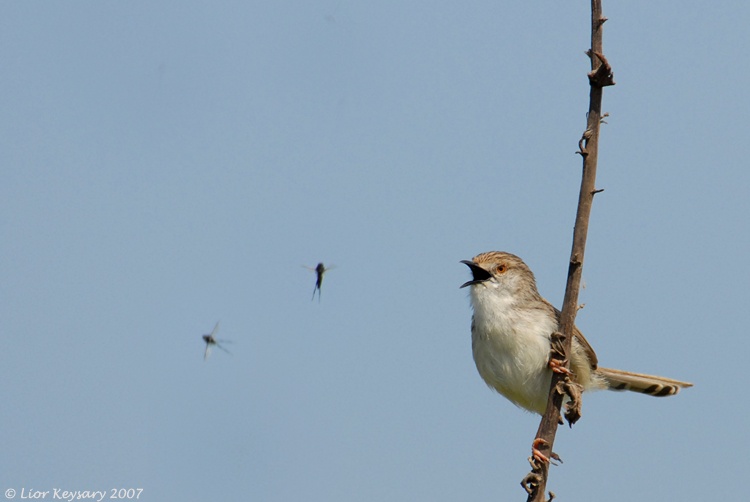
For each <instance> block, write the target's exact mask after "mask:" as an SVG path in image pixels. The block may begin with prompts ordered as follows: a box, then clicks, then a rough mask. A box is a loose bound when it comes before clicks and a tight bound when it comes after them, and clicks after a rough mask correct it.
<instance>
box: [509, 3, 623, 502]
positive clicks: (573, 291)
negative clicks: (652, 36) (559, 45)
mask: <svg viewBox="0 0 750 502" xmlns="http://www.w3.org/2000/svg"><path fill="white" fill-rule="evenodd" d="M606 20H607V19H606V18H605V17H603V16H602V5H601V0H591V49H590V50H589V51H588V52H587V54H588V55H589V57H591V73H589V75H588V76H589V83H590V85H591V94H590V100H589V113H588V115H587V120H588V122H587V125H586V130H585V132H584V133H583V135H582V137H581V140H580V142H579V144H578V148H579V151H578V152H576V153H579V154H580V155H581V157H583V176H582V180H581V191H580V194H579V197H578V212H577V214H576V223H575V229H574V231H573V249H572V251H571V253H570V264H569V266H568V282H567V286H566V288H565V300H564V302H563V308H562V315H561V316H560V324H559V326H558V332H556V333H553V336H552V352H551V355H550V359H556V360H557V361H556V362H555V365H556V366H561V367H563V368H565V369H567V368H569V358H568V357H567V356H566V355H567V354H570V350H571V345H572V341H573V326H574V323H575V316H576V312H577V310H578V308H577V306H578V290H579V288H580V284H581V271H582V265H583V256H584V251H585V249H586V236H587V233H588V226H589V215H590V214H591V204H592V202H593V200H594V194H596V193H598V192H600V191H601V190H597V189H596V186H595V181H596V166H597V158H598V153H599V128H600V126H601V120H602V114H601V108H602V89H603V88H604V87H606V86H609V85H614V83H615V82H614V80H613V77H612V67H611V66H610V65H609V62H608V61H607V58H605V57H604V55H603V54H602V25H603V24H604V22H605V21H606ZM566 395H567V396H568V397H569V398H570V401H569V402H568V404H567V406H566V410H565V418H566V419H567V420H568V423H569V424H570V425H571V426H572V425H573V424H574V423H575V422H576V421H577V420H578V419H579V418H580V417H581V399H580V395H581V388H580V386H579V385H577V384H575V383H573V382H572V381H571V380H570V377H569V375H568V374H566V373H565V372H564V371H561V372H559V373H558V372H553V374H552V385H551V386H550V394H549V398H548V400H547V411H546V412H545V413H544V416H543V417H542V422H541V423H540V424H539V430H538V431H537V435H536V440H535V443H534V444H535V445H538V450H539V452H541V454H542V455H543V456H545V457H547V458H554V455H553V453H552V446H553V445H554V442H555V434H556V433H557V426H558V424H560V423H562V419H561V418H560V412H561V410H562V404H563V400H564V397H565V396H566ZM531 463H532V471H531V472H530V473H529V475H527V476H526V477H525V478H524V480H523V482H522V485H523V486H524V489H526V491H527V493H528V501H529V502H544V492H545V490H546V486H547V477H548V474H549V464H548V463H546V462H542V461H539V460H538V459H534V460H533V461H532V462H531ZM550 495H552V494H551V493H550Z"/></svg>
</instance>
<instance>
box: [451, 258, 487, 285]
mask: <svg viewBox="0 0 750 502" xmlns="http://www.w3.org/2000/svg"><path fill="white" fill-rule="evenodd" d="M461 263H465V264H466V265H468V266H469V268H470V269H471V273H472V274H473V275H474V280H473V281H469V282H466V283H464V284H463V285H461V288H465V287H466V286H471V285H473V284H481V283H483V282H484V281H489V280H490V279H492V275H490V273H489V272H487V271H486V270H485V269H483V268H482V267H480V266H479V265H477V264H476V263H474V262H473V261H471V260H461ZM461 288H459V289H461Z"/></svg>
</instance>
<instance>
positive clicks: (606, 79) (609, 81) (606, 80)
mask: <svg viewBox="0 0 750 502" xmlns="http://www.w3.org/2000/svg"><path fill="white" fill-rule="evenodd" d="M590 52H592V51H590ZM592 53H593V54H594V55H595V56H596V57H597V58H598V59H599V61H600V62H601V64H600V65H599V67H598V68H597V69H596V70H594V71H592V72H591V73H589V74H588V77H589V82H590V83H591V85H592V86H596V87H607V86H608V85H615V81H614V74H613V73H612V67H611V66H610V65H609V62H607V58H605V57H604V55H603V54H599V53H598V52H592ZM589 57H591V54H589Z"/></svg>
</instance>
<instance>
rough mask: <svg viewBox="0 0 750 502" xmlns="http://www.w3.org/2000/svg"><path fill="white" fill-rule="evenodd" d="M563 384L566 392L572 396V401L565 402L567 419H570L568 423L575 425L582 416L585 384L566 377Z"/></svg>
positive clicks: (571, 425)
mask: <svg viewBox="0 0 750 502" xmlns="http://www.w3.org/2000/svg"><path fill="white" fill-rule="evenodd" d="M563 386H564V389H565V393H566V394H567V395H568V397H570V401H568V402H567V403H566V404H565V419H566V420H567V421H568V425H569V426H570V427H573V424H574V423H576V422H578V419H580V418H581V394H582V393H583V386H581V385H579V384H577V383H575V382H573V381H571V380H570V379H568V378H566V379H565V383H564V384H563Z"/></svg>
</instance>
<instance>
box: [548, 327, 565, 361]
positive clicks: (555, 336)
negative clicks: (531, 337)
mask: <svg viewBox="0 0 750 502" xmlns="http://www.w3.org/2000/svg"><path fill="white" fill-rule="evenodd" d="M549 341H550V345H551V346H552V350H551V352H552V355H553V356H557V357H558V358H559V359H562V360H565V345H563V344H564V343H565V335H563V334H562V333H560V332H559V331H554V332H553V333H552V334H551V335H550V340H549Z"/></svg>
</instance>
